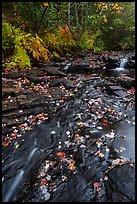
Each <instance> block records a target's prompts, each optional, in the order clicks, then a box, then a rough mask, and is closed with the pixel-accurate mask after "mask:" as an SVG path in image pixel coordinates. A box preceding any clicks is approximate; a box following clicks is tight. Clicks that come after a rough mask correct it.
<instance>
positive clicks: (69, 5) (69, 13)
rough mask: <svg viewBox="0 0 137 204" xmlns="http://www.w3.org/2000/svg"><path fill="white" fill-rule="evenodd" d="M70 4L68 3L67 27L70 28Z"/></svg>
mask: <svg viewBox="0 0 137 204" xmlns="http://www.w3.org/2000/svg"><path fill="white" fill-rule="evenodd" d="M70 18H71V16H70V2H68V25H69V26H70Z"/></svg>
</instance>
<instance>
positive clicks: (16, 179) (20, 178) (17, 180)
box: [3, 169, 24, 202]
mask: <svg viewBox="0 0 137 204" xmlns="http://www.w3.org/2000/svg"><path fill="white" fill-rule="evenodd" d="M23 174H24V170H22V169H21V170H20V173H19V174H18V175H17V176H16V177H15V180H14V182H13V183H12V185H11V187H10V189H9V190H8V192H7V194H6V196H5V198H4V200H3V202H8V201H9V200H10V198H11V196H12V195H13V194H14V192H15V191H16V188H17V186H18V185H19V183H20V181H21V180H22V178H23Z"/></svg>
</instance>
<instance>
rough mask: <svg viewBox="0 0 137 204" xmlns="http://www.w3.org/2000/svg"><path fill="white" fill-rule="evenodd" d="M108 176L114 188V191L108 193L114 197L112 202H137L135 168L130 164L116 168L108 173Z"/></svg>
mask: <svg viewBox="0 0 137 204" xmlns="http://www.w3.org/2000/svg"><path fill="white" fill-rule="evenodd" d="M108 176H109V179H110V183H111V184H110V185H111V188H112V191H108V193H109V194H111V196H112V202H135V167H134V166H133V167H132V166H130V165H129V164H124V165H122V166H116V167H115V168H113V169H112V170H111V171H110V172H109V173H108ZM106 185H107V184H106ZM111 196H110V195H109V197H111Z"/></svg>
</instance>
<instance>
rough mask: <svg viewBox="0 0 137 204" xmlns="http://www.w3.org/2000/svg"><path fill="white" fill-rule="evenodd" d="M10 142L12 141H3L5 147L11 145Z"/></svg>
mask: <svg viewBox="0 0 137 204" xmlns="http://www.w3.org/2000/svg"><path fill="white" fill-rule="evenodd" d="M9 144H10V142H9V141H5V142H2V145H3V147H8V146H9Z"/></svg>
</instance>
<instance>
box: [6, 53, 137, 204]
mask: <svg viewBox="0 0 137 204" xmlns="http://www.w3.org/2000/svg"><path fill="white" fill-rule="evenodd" d="M125 55H126V56H129V57H130V56H131V57H130V58H131V60H134V54H133V53H126V54H125V53H124V54H123V53H121V52H119V53H115V52H109V53H107V52H103V53H98V54H95V53H89V54H87V55H86V56H85V57H84V56H82V57H81V56H76V57H75V58H74V59H70V60H67V59H64V58H62V59H54V65H55V66H53V62H50V63H47V64H37V67H36V65H35V67H33V69H32V70H24V71H18V72H11V73H8V72H5V73H3V75H2V77H3V78H2V87H3V88H2V96H3V99H2V111H3V113H2V146H3V147H2V199H3V202H9V201H10V202H79V201H82V202H135V149H134V144H135V76H134V72H132V70H131V69H129V70H130V71H128V72H127V73H126V74H123V73H120V72H119V75H118V76H114V74H113V70H111V69H110V71H112V73H111V74H112V76H109V77H108V76H106V75H105V74H104V75H102V70H99V69H103V67H104V66H105V67H106V64H105V63H106V62H104V61H103V59H102V56H104V57H105V58H107V59H108V58H109V59H110V58H112V59H114V61H118V60H120V59H121V58H122V56H123V57H125ZM110 61H111V60H110ZM72 62H73V63H72ZM119 63H120V61H119ZM72 64H73V66H72ZM59 65H60V66H59ZM83 65H84V66H83ZM66 66H67V68H66V69H64V67H66ZM56 67H58V68H56ZM87 69H88V70H87ZM126 69H127V70H128V67H127V68H126ZM68 70H69V71H68ZM126 128H127V129H126ZM123 129H124V131H123ZM130 141H132V142H131V143H130Z"/></svg>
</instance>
